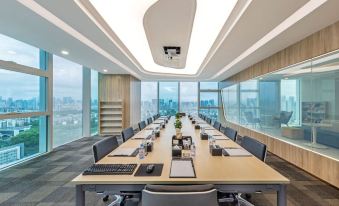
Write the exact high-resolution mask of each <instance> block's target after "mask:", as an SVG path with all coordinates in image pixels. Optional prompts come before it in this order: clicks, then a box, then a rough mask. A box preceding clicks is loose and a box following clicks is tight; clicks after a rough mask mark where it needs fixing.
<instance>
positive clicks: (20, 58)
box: [0, 34, 39, 68]
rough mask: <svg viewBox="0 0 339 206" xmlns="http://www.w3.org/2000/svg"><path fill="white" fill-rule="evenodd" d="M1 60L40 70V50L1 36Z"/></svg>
mask: <svg viewBox="0 0 339 206" xmlns="http://www.w3.org/2000/svg"><path fill="white" fill-rule="evenodd" d="M0 59H1V60H4V61H12V62H15V63H17V64H22V65H25V66H29V67H34V68H39V49H38V48H35V47H33V46H30V45H28V44H25V43H23V42H21V41H18V40H15V39H13V38H10V37H8V36H5V35H3V34H0Z"/></svg>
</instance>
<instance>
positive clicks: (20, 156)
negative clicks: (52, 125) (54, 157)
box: [0, 34, 48, 169]
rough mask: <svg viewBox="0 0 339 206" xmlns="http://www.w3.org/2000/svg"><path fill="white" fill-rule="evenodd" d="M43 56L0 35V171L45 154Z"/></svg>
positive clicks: (45, 120) (41, 53)
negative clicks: (8, 62)
mask: <svg viewBox="0 0 339 206" xmlns="http://www.w3.org/2000/svg"><path fill="white" fill-rule="evenodd" d="M44 54H45V52H44V51H40V50H39V49H38V48H35V47H32V46H30V45H27V44H25V43H23V42H20V41H17V40H15V39H13V38H10V37H7V36H5V35H2V34H0V60H2V61H11V62H14V63H15V64H6V66H3V65H2V62H0V88H1V90H0V169H2V168H5V167H8V166H10V165H13V164H15V163H17V162H20V161H22V160H25V159H27V158H29V157H33V156H35V155H37V154H40V153H44V152H46V151H47V143H46V142H47V127H46V124H47V118H46V117H47V115H48V113H47V112H46V109H45V108H46V93H45V91H46V88H47V87H46V81H47V78H48V74H47V72H45V71H42V70H45V69H46V65H45V64H43V63H44V62H41V65H40V59H41V58H40V55H42V56H43V55H44ZM40 66H41V71H38V72H36V71H37V70H38V69H40Z"/></svg>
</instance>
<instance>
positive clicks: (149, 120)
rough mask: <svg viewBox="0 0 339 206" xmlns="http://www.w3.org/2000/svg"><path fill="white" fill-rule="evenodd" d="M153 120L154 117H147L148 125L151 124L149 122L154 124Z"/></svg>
mask: <svg viewBox="0 0 339 206" xmlns="http://www.w3.org/2000/svg"><path fill="white" fill-rule="evenodd" d="M152 122H153V120H152V117H149V118H147V124H148V125H149V124H152Z"/></svg>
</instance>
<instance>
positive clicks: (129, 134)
mask: <svg viewBox="0 0 339 206" xmlns="http://www.w3.org/2000/svg"><path fill="white" fill-rule="evenodd" d="M121 136H122V139H123V140H124V142H126V141H127V140H128V139H129V138H131V137H133V136H134V131H133V128H132V127H128V128H127V129H124V130H122V132H121Z"/></svg>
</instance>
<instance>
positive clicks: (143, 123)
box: [138, 121, 146, 131]
mask: <svg viewBox="0 0 339 206" xmlns="http://www.w3.org/2000/svg"><path fill="white" fill-rule="evenodd" d="M138 126H139V130H140V131H141V130H143V129H144V128H145V127H146V122H145V121H141V122H139V123H138Z"/></svg>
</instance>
